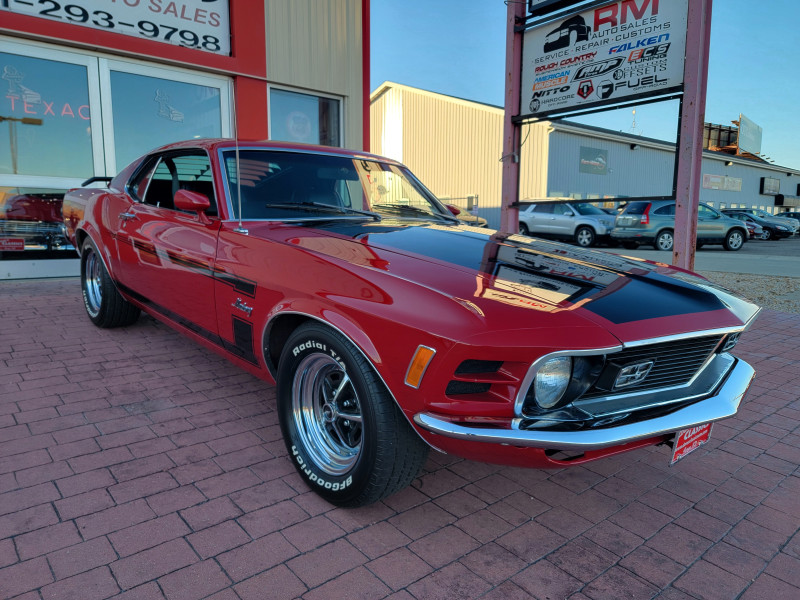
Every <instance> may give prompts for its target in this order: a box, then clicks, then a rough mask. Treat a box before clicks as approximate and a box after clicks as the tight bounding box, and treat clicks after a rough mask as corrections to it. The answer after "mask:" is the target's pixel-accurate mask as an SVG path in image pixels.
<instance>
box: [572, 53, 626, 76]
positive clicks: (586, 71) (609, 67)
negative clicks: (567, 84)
mask: <svg viewBox="0 0 800 600" xmlns="http://www.w3.org/2000/svg"><path fill="white" fill-rule="evenodd" d="M624 62H625V59H624V58H621V57H615V58H609V59H606V60H601V61H600V62H594V63H589V64H588V65H583V66H582V67H580V68H579V69H578V70H577V71H576V72H575V77H573V78H572V81H576V80H578V79H591V78H592V77H599V76H600V75H605V74H606V73H608V72H610V71H613V70H614V69H616V68H617V67H619V66H620V65H621V64H622V63H624Z"/></svg>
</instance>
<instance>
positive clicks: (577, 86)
mask: <svg viewBox="0 0 800 600" xmlns="http://www.w3.org/2000/svg"><path fill="white" fill-rule="evenodd" d="M688 1H689V0H619V1H618V2H610V3H608V4H605V5H602V6H600V7H597V8H593V9H591V10H585V11H583V12H579V13H576V14H573V15H571V16H568V17H564V18H560V19H558V20H556V21H551V22H549V23H547V24H546V25H540V26H538V27H534V28H533V29H529V30H528V31H526V32H525V35H524V38H523V40H524V41H523V49H522V92H521V94H522V97H521V99H520V100H521V104H520V106H521V107H522V108H521V114H522V116H528V117H540V116H545V115H547V114H549V113H555V112H567V111H570V110H579V109H581V108H589V107H594V106H602V105H607V104H615V103H618V102H620V101H624V100H630V99H633V98H640V97H647V96H656V95H659V94H663V93H666V92H669V91H676V90H677V89H679V88H680V86H682V85H683V58H684V52H685V49H686V14H687V11H688Z"/></svg>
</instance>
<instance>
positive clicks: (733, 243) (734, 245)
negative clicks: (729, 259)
mask: <svg viewBox="0 0 800 600" xmlns="http://www.w3.org/2000/svg"><path fill="white" fill-rule="evenodd" d="M722 245H723V247H724V248H725V250H730V251H732V252H736V251H737V250H739V249H740V248H741V247H742V246H743V245H744V233H742V230H741V229H731V230H730V231H729V232H728V235H726V236H725V241H724V242H723V244H722Z"/></svg>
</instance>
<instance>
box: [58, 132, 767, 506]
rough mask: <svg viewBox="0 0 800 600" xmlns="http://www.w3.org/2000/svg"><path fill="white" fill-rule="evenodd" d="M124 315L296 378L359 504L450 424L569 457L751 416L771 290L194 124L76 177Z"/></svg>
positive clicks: (311, 456)
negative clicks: (537, 229) (190, 131)
mask: <svg viewBox="0 0 800 600" xmlns="http://www.w3.org/2000/svg"><path fill="white" fill-rule="evenodd" d="M63 212H64V219H65V222H66V224H67V228H68V231H69V235H70V238H71V239H72V241H73V242H74V245H75V247H76V248H78V249H79V250H80V254H81V282H82V290H83V299H84V303H85V305H86V310H87V312H88V314H89V318H90V319H91V320H92V321H93V322H94V323H95V324H96V325H98V326H100V327H116V326H122V325H127V324H130V323H132V322H133V321H134V320H135V319H136V318H137V317H138V315H139V311H140V310H144V311H145V312H147V313H149V314H150V315H153V316H154V317H156V318H158V319H160V320H163V321H165V322H166V323H169V324H170V325H172V326H173V327H175V328H176V329H178V330H179V331H181V332H183V333H185V334H186V335H188V336H189V337H191V338H192V339H194V340H195V341H197V342H199V343H202V344H204V345H206V346H208V347H210V348H213V349H215V350H217V351H219V352H220V353H222V354H223V355H225V356H227V357H228V358H229V359H230V360H231V361H233V362H234V363H236V364H238V365H240V366H241V367H243V368H245V369H247V370H248V371H250V372H252V373H254V374H256V375H257V376H259V377H261V378H263V379H265V380H267V381H275V382H277V389H278V412H279V418H280V424H281V428H282V431H283V435H284V438H285V440H286V446H287V449H288V453H289V458H290V460H291V461H292V462H293V464H294V465H295V467H296V468H297V470H298V471H299V473H300V474H301V476H302V477H304V479H305V480H306V481H307V482H308V485H309V486H310V487H311V488H312V489H314V490H315V491H317V492H318V493H319V494H320V495H321V496H323V497H324V498H326V499H327V500H329V501H331V502H333V503H335V504H339V505H345V506H357V505H362V504H367V503H369V502H374V501H376V500H378V499H380V498H383V497H385V496H387V495H389V494H391V493H393V492H395V491H397V490H399V489H401V488H403V487H404V486H406V485H408V484H409V483H410V482H411V481H412V480H413V479H414V477H415V476H416V475H417V473H418V472H419V469H420V467H421V466H422V464H423V462H424V460H425V457H426V455H427V452H428V449H429V447H433V448H435V449H436V450H440V451H444V452H449V453H453V454H456V455H459V456H463V457H466V458H469V459H474V460H481V461H490V462H497V463H502V464H510V465H518V466H530V467H558V468H560V467H565V466H569V465H576V464H581V463H583V462H586V461H589V460H594V459H597V458H602V457H604V456H609V455H613V454H616V453H619V452H623V451H627V450H632V449H634V448H639V447H642V446H648V445H653V444H662V443H666V444H670V445H673V444H674V446H675V452H674V454H673V458H676V457H678V456H681V455H682V454H685V453H686V452H688V451H690V450H691V449H693V448H694V447H696V446H697V445H698V444H700V443H702V441H704V440H705V439H707V436H708V430H709V427H710V426H708V424H709V423H711V422H713V421H717V420H719V419H724V418H726V417H730V416H731V415H733V414H735V413H736V410H737V408H738V406H739V404H740V402H741V401H742V399H743V397H744V395H745V393H746V391H747V389H748V387H749V385H750V382H751V380H752V378H753V375H754V373H753V369H752V368H751V367H750V366H749V365H748V364H747V363H745V362H743V361H741V360H739V359H737V358H735V357H734V356H732V355H731V354H730V353H729V351H730V350H731V348H733V346H734V345H735V344H736V341H737V338H738V336H739V334H740V333H741V332H742V331H744V330H745V329H747V327H748V326H749V325H750V324H751V323H752V321H753V319H754V318H755V316H756V314H757V313H758V310H759V309H758V307H757V306H755V305H753V304H751V303H749V302H747V301H746V300H743V299H742V298H739V297H736V296H735V295H733V294H731V293H730V292H727V291H725V290H723V289H721V288H719V287H716V286H714V285H713V284H711V283H709V282H708V281H707V280H705V279H703V278H701V277H699V276H697V275H694V274H692V273H689V272H686V271H681V270H678V269H676V268H673V267H669V266H668V265H664V264H660V263H651V262H647V261H642V260H637V259H632V258H625V257H620V256H615V255H612V254H606V253H602V252H597V251H592V250H588V249H578V248H573V247H570V246H564V245H561V244H558V243H555V242H547V241H542V240H538V239H534V238H530V237H524V236H519V235H511V234H506V233H499V232H494V231H491V230H487V229H482V228H472V227H466V226H464V225H462V224H460V223H459V222H458V221H457V219H455V218H454V217H453V215H452V214H451V212H449V211H448V210H447V208H446V207H445V206H444V205H442V204H441V203H440V202H439V201H438V200H437V199H436V198H435V197H434V196H433V195H432V194H431V193H430V192H429V191H428V190H426V189H425V187H424V186H422V185H421V184H420V182H419V181H418V180H417V179H416V178H415V177H414V176H413V175H412V174H411V173H410V172H409V171H408V170H407V169H406V168H405V167H404V166H403V165H401V164H399V163H397V162H394V161H392V160H388V159H384V158H380V157H378V156H374V155H370V154H367V153H360V152H348V151H343V150H338V149H333V148H321V147H315V146H299V145H289V144H280V143H269V142H259V143H254V142H241V143H240V145H239V147H238V148H237V147H236V146H235V145H234V143H233V142H232V141H230V140H194V141H191V142H185V143H179V144H173V145H170V146H167V147H164V148H161V149H159V150H156V151H154V152H152V153H150V154H148V155H147V156H145V157H144V158H142V159H141V160H138V161H136V162H135V163H133V164H132V165H130V166H129V167H127V168H126V169H125V170H124V171H122V172H121V173H120V174H119V175H117V177H116V178H114V179H113V180H112V181H111V182H110V184H109V185H108V188H106V189H97V188H81V189H78V190H74V191H72V192H70V193H69V194H67V196H66V198H65V201H64V208H63Z"/></svg>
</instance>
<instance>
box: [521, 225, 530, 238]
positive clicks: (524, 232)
mask: <svg viewBox="0 0 800 600" xmlns="http://www.w3.org/2000/svg"><path fill="white" fill-rule="evenodd" d="M519 233H520V235H530V234H531V232H530V230H529V229H528V226H527V225H525V223H520V224H519Z"/></svg>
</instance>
